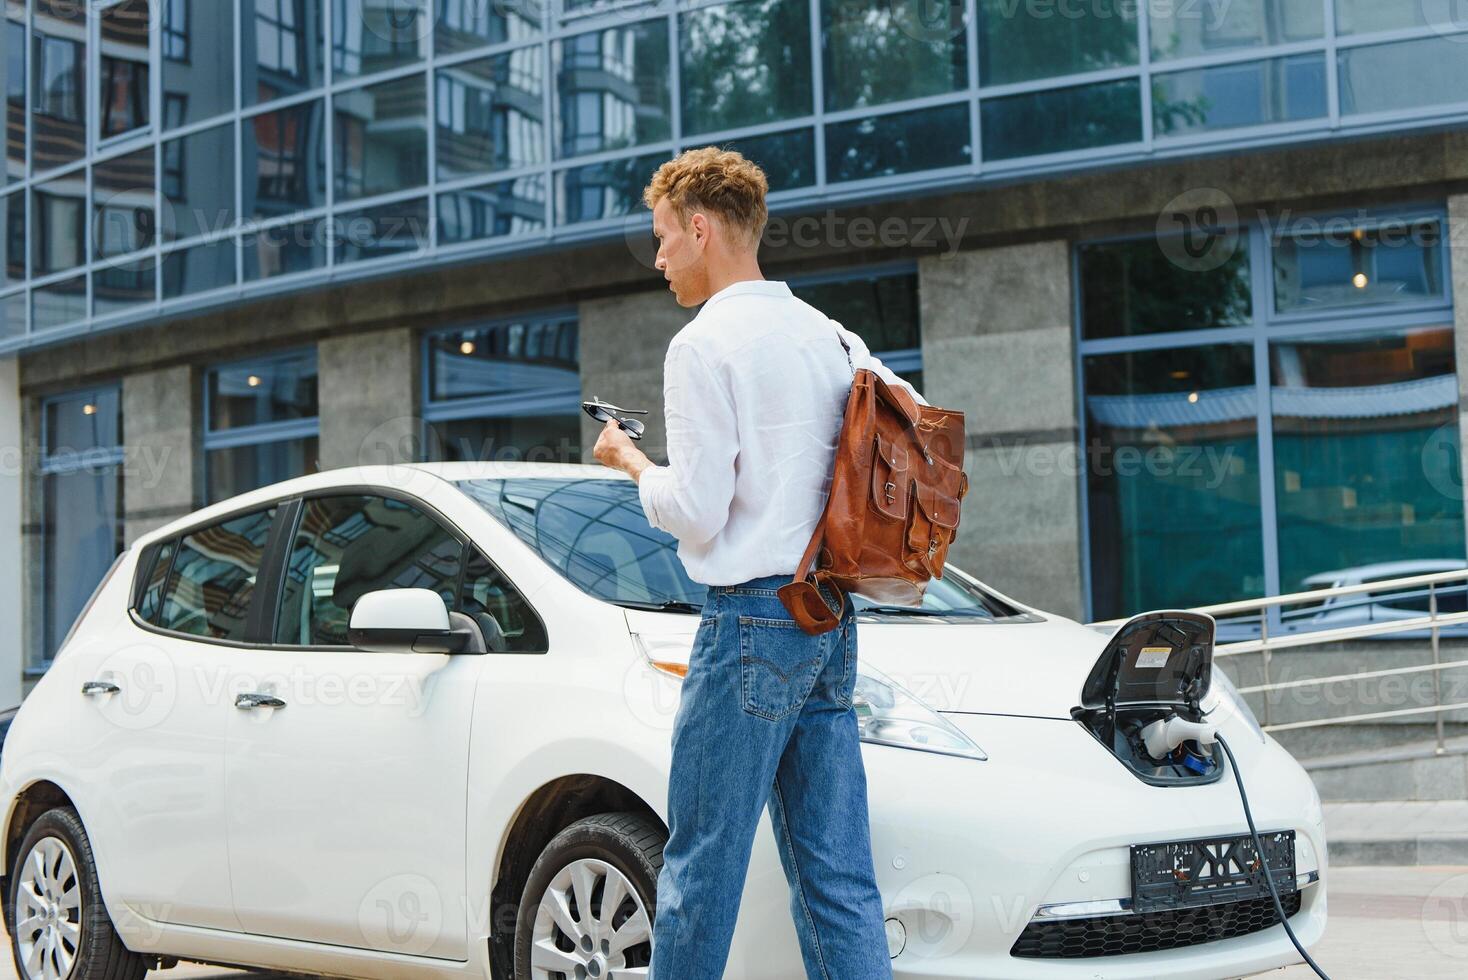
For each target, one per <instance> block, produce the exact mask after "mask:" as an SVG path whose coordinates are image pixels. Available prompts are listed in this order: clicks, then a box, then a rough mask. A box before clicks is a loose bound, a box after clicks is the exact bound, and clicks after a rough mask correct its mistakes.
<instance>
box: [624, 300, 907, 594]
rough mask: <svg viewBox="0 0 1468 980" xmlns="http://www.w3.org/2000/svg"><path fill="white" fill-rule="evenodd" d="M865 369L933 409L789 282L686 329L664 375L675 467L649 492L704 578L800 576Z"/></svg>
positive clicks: (658, 523) (693, 572) (714, 307)
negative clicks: (856, 383)
mask: <svg viewBox="0 0 1468 980" xmlns="http://www.w3.org/2000/svg"><path fill="white" fill-rule="evenodd" d="M841 339H845V341H846V343H847V345H848V346H849V347H850V348H851V359H850V362H849V363H848V361H847V355H846V351H845V350H843V349H842V347H841ZM863 367H866V368H871V369H872V370H873V371H875V372H876V373H877V374H879V375H881V377H882V378H883V379H884V380H886V381H887V382H888V383H889V384H900V385H902V386H903V387H904V388H906V389H907V390H908V391H910V392H912V393H913V395H914V396H915V397H917V398H918V401H919V402H920V403H923V402H922V398H921V396H918V394H917V392H916V391H913V389H912V386H911V385H909V384H908V383H907V382H905V381H902V380H900V379H898V378H897V376H896V375H894V374H893V373H892V371H891V370H890V369H889V368H887V367H886V366H885V365H883V364H882V362H881V361H879V360H878V359H877V358H875V357H873V356H872V354H871V352H870V351H868V350H867V346H866V344H865V343H863V342H862V340H861V338H860V337H858V336H857V335H856V334H854V333H852V332H851V331H849V330H847V329H845V328H844V327H842V326H841V325H840V324H839V323H837V322H836V321H835V320H832V319H831V318H830V317H828V316H826V315H825V314H824V313H821V312H820V311H819V310H817V309H816V308H815V307H813V306H811V305H809V304H808V303H805V302H803V301H802V300H799V299H796V298H795V296H794V295H793V294H792V293H791V292H790V287H789V286H787V285H785V283H783V282H769V281H764V280H751V281H746V282H737V283H735V284H733V285H732V286H729V287H727V288H725V289H721V290H719V292H717V293H715V294H714V295H713V296H711V297H710V298H709V299H708V301H707V302H705V303H704V305H703V309H701V310H700V311H699V313H698V315H697V316H696V317H694V318H693V321H692V322H690V323H689V324H688V325H687V326H686V327H684V328H683V329H682V330H680V331H678V334H677V336H675V337H674V338H673V342H672V344H671V345H669V347H668V356H667V360H666V363H665V364H664V370H663V407H664V411H665V413H666V416H667V423H668V443H667V449H668V464H667V465H666V466H649V467H648V468H647V469H645V470H643V471H642V475H641V477H640V487H639V494H640V496H641V499H642V509H643V510H644V511H645V512H646V513H647V519H648V521H650V522H651V523H652V525H653V526H654V527H657V528H662V529H663V530H664V531H667V532H668V533H669V534H672V535H673V536H674V537H675V538H677V539H678V557H679V558H681V559H682V560H683V565H684V567H685V568H686V569H687V571H688V574H689V576H690V577H691V578H692V579H693V580H694V581H695V582H702V583H703V584H705V585H735V584H738V583H740V582H747V581H749V580H750V579H752V578H760V577H763V576H766V575H790V574H792V573H794V571H795V565H796V562H798V561H799V560H800V556H801V554H802V552H804V551H805V546H806V544H807V542H809V540H810V536H811V532H812V531H814V530H815V526H816V521H818V520H819V519H820V516H821V510H822V509H823V508H824V507H825V504H826V494H827V492H828V490H829V488H830V480H831V465H832V462H833V460H834V458H835V453H836V443H837V440H838V438H839V437H840V433H841V418H842V415H843V413H844V411H845V408H846V398H847V395H848V393H849V392H850V389H851V376H852V370H853V368H863ZM924 404H926V403H924Z"/></svg>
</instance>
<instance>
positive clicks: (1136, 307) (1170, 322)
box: [1080, 229, 1253, 340]
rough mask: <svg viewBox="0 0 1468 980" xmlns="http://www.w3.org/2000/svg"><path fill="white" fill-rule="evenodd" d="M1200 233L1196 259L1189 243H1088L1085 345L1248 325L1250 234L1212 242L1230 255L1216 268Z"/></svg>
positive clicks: (1083, 268) (1084, 250)
mask: <svg viewBox="0 0 1468 980" xmlns="http://www.w3.org/2000/svg"><path fill="white" fill-rule="evenodd" d="M1213 233H1214V231H1213V230H1211V229H1210V230H1207V231H1204V230H1199V231H1198V232H1197V233H1196V234H1197V246H1196V248H1195V252H1196V255H1197V258H1193V257H1192V256H1191V255H1190V253H1189V251H1188V250H1187V245H1188V239H1187V238H1183V237H1179V238H1168V239H1166V240H1165V246H1166V247H1164V243H1163V241H1161V240H1159V239H1158V238H1155V237H1154V238H1143V239H1135V240H1132V241H1124V242H1106V243H1103V244H1092V245H1083V246H1081V249H1080V288H1081V326H1082V336H1083V337H1084V338H1085V339H1087V340H1098V339H1105V338H1110V337H1132V336H1138V335H1142V334H1150V333H1167V332H1170V331H1173V330H1200V329H1207V328H1209V327H1227V326H1237V325H1239V324H1243V323H1248V322H1249V321H1250V319H1251V318H1252V315H1253V288H1252V286H1251V285H1250V278H1249V247H1248V241H1249V240H1248V237H1247V235H1244V234H1241V233H1240V232H1238V230H1237V229H1221V230H1219V231H1218V232H1217V233H1218V234H1220V235H1222V234H1232V235H1235V236H1237V237H1235V238H1233V239H1232V241H1231V243H1230V242H1228V240H1226V239H1223V238H1217V239H1213V240H1212V241H1213V245H1212V248H1218V249H1227V250H1228V251H1227V257H1226V258H1225V259H1224V260H1223V261H1222V262H1218V261H1217V258H1216V256H1215V254H1214V253H1213V251H1211V249H1210V248H1209V247H1208V246H1207V245H1206V244H1205V243H1207V242H1209V241H1210V239H1208V238H1205V237H1202V236H1203V235H1204V234H1213Z"/></svg>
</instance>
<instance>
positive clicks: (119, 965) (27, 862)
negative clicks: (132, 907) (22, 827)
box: [8, 807, 148, 980]
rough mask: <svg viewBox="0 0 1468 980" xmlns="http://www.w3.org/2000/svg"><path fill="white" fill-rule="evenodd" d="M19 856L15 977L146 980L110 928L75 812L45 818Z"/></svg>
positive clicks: (139, 960) (140, 963)
mask: <svg viewBox="0 0 1468 980" xmlns="http://www.w3.org/2000/svg"><path fill="white" fill-rule="evenodd" d="M16 855H17V860H16V863H15V866H14V867H13V868H12V869H11V875H10V895H9V896H8V899H9V902H10V917H9V918H10V922H11V923H12V928H11V936H10V951H11V954H12V955H13V956H14V957H15V972H16V976H18V977H20V978H21V980H142V978H143V976H144V975H145V974H146V973H147V972H148V967H147V961H146V960H145V959H144V958H143V957H142V956H140V955H138V954H137V953H134V952H132V951H131V950H129V949H128V948H127V947H126V946H124V945H123V943H122V939H121V938H119V937H118V935H117V930H116V929H115V928H114V927H113V924H112V918H111V916H109V915H108V914H107V907H106V906H105V905H104V904H103V902H102V888H101V886H100V885H99V884H98V882H97V862H96V860H95V859H94V858H93V856H92V845H91V842H90V841H89V840H88V839H87V832H86V829H85V828H84V827H83V826H82V822H81V819H80V818H79V817H78V816H77V813H76V811H75V810H73V809H71V808H70V807H58V808H56V809H54V810H47V811H46V812H45V813H43V814H41V816H40V817H39V818H37V820H36V822H35V823H33V824H31V827H30V830H28V831H27V832H26V835H25V839H24V840H23V841H22V842H21V845H20V848H19V849H18V850H17V851H16ZM23 889H24V893H23V891H22V890H23ZM38 913H39V914H40V916H39V917H40V920H41V921H37V919H38ZM27 923H29V924H27Z"/></svg>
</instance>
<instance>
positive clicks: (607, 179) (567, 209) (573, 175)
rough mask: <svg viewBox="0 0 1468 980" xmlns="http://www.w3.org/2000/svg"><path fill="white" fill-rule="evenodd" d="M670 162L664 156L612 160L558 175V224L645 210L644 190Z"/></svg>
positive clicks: (615, 216)
mask: <svg viewBox="0 0 1468 980" xmlns="http://www.w3.org/2000/svg"><path fill="white" fill-rule="evenodd" d="M665 159H666V158H665V157H663V156H660V155H653V156H644V157H634V158H633V159H630V160H610V161H608V162H606V163H594V164H591V165H589V166H585V167H573V168H571V169H570V170H561V171H558V172H557V173H556V221H557V223H559V224H563V225H572V224H576V223H577V222H581V221H596V220H598V219H602V218H617V217H621V216H622V215H624V214H630V213H631V212H632V211H633V210H634V209H636V208H639V207H641V206H642V189H643V188H644V187H646V186H647V182H648V180H649V179H651V177H652V175H653V174H654V173H656V172H657V169H658V167H659V166H661V165H662V164H663V162H664V160H665Z"/></svg>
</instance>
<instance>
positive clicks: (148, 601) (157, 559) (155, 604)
mask: <svg viewBox="0 0 1468 980" xmlns="http://www.w3.org/2000/svg"><path fill="white" fill-rule="evenodd" d="M175 544H176V542H174V541H164V542H162V543H161V544H155V545H153V547H151V548H149V549H148V554H147V556H146V557H145V558H144V560H143V563H142V564H143V567H144V568H146V569H147V570H148V578H147V580H146V581H145V582H143V584H142V588H143V592H142V595H140V596H139V597H138V607H137V609H138V615H139V616H140V617H141V618H142V619H143V620H144V621H145V622H149V623H156V622H157V621H158V609H159V607H160V606H162V604H163V586H164V585H166V584H167V581H168V570H169V569H170V568H172V567H173V549H174V546H175Z"/></svg>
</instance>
